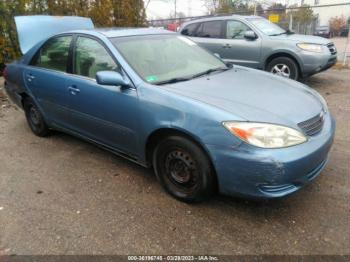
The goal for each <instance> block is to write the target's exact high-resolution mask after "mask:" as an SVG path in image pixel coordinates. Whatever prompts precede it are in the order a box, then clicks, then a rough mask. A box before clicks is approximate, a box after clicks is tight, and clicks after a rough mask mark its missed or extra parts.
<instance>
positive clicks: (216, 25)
mask: <svg viewBox="0 0 350 262" xmlns="http://www.w3.org/2000/svg"><path fill="white" fill-rule="evenodd" d="M197 36H199V37H208V38H222V21H209V22H204V23H202V24H201V25H200V27H199V28H198V30H197Z"/></svg>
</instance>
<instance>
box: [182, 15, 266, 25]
mask: <svg viewBox="0 0 350 262" xmlns="http://www.w3.org/2000/svg"><path fill="white" fill-rule="evenodd" d="M249 18H263V17H261V16H254V15H225V16H210V17H204V18H199V19H193V20H190V21H188V22H186V23H184V24H186V25H188V24H192V23H199V22H207V21H217V20H230V19H238V20H247V19H249Z"/></svg>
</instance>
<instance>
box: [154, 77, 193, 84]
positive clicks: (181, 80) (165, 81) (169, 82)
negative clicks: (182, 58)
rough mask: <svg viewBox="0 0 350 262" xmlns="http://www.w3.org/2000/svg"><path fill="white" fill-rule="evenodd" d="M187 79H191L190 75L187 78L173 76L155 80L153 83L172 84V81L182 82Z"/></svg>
mask: <svg viewBox="0 0 350 262" xmlns="http://www.w3.org/2000/svg"><path fill="white" fill-rule="evenodd" d="M188 80H191V77H190V78H187V77H174V78H171V79H168V80H164V81H160V82H157V83H155V84H156V85H165V84H174V83H177V82H184V81H188Z"/></svg>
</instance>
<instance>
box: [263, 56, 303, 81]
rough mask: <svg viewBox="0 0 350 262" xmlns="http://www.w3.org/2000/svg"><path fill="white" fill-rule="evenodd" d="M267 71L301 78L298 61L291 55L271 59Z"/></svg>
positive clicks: (295, 78)
mask: <svg viewBox="0 0 350 262" xmlns="http://www.w3.org/2000/svg"><path fill="white" fill-rule="evenodd" d="M266 71H268V72H270V73H272V74H275V75H279V76H282V77H285V78H290V79H293V80H298V79H299V70H298V65H297V63H296V62H295V61H294V60H293V59H291V58H289V57H284V56H283V57H277V58H274V59H272V60H271V62H269V63H268V65H267V67H266Z"/></svg>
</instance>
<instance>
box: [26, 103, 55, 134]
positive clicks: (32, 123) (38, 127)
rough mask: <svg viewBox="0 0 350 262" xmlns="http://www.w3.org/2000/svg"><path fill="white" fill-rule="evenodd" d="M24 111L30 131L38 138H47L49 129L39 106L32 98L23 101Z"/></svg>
mask: <svg viewBox="0 0 350 262" xmlns="http://www.w3.org/2000/svg"><path fill="white" fill-rule="evenodd" d="M23 109H24V112H25V115H26V119H27V122H28V125H29V127H30V129H31V130H32V131H33V133H34V134H35V135H37V136H41V137H43V136H47V135H48V134H49V128H48V126H47V124H46V122H45V120H44V117H43V116H42V114H41V112H40V110H39V108H38V106H37V105H36V104H35V103H34V101H33V100H32V99H30V98H26V99H25V100H24V101H23Z"/></svg>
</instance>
